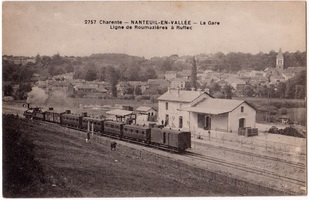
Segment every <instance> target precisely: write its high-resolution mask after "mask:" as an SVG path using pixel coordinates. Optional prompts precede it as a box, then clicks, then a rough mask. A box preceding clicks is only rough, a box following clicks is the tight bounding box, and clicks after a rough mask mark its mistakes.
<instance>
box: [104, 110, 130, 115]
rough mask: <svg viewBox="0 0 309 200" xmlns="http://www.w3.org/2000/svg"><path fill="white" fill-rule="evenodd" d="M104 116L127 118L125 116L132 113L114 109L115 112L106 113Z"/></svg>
mask: <svg viewBox="0 0 309 200" xmlns="http://www.w3.org/2000/svg"><path fill="white" fill-rule="evenodd" d="M106 114H110V115H116V116H127V115H131V114H133V112H132V111H128V110H121V109H115V110H111V111H108V112H106Z"/></svg>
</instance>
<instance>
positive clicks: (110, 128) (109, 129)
mask: <svg viewBox="0 0 309 200" xmlns="http://www.w3.org/2000/svg"><path fill="white" fill-rule="evenodd" d="M124 125H125V123H123V122H117V121H104V133H106V134H108V135H114V136H117V137H119V138H122V133H123V132H122V131H123V126H124Z"/></svg>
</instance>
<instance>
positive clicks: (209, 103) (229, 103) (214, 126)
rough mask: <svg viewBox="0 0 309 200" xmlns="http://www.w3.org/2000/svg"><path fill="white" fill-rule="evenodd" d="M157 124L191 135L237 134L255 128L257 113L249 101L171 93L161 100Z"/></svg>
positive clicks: (207, 95)
mask: <svg viewBox="0 0 309 200" xmlns="http://www.w3.org/2000/svg"><path fill="white" fill-rule="evenodd" d="M158 101H159V103H158V104H159V111H158V112H159V114H158V121H159V122H160V123H162V124H164V125H165V126H166V127H170V128H174V129H184V130H189V131H192V132H200V131H204V130H216V131H224V132H238V129H239V128H244V127H251V128H255V125H256V110H255V108H254V107H253V106H251V105H250V104H248V103H247V102H246V101H241V100H231V99H215V98H213V97H212V96H211V95H209V94H208V93H206V92H202V91H184V90H169V91H167V92H166V93H164V94H163V95H161V96H160V97H159V98H158Z"/></svg>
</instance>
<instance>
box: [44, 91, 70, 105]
mask: <svg viewBox="0 0 309 200" xmlns="http://www.w3.org/2000/svg"><path fill="white" fill-rule="evenodd" d="M44 103H45V105H50V106H68V105H69V104H68V102H67V98H66V94H65V92H64V91H61V90H54V91H51V92H50V93H49V96H48V98H47V99H45V102H44Z"/></svg>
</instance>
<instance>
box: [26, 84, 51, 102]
mask: <svg viewBox="0 0 309 200" xmlns="http://www.w3.org/2000/svg"><path fill="white" fill-rule="evenodd" d="M47 98H48V95H47V94H46V92H45V90H43V89H41V88H38V87H33V88H32V91H31V92H28V98H27V103H30V104H35V105H43V104H44V102H45V101H46V99H47Z"/></svg>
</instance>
